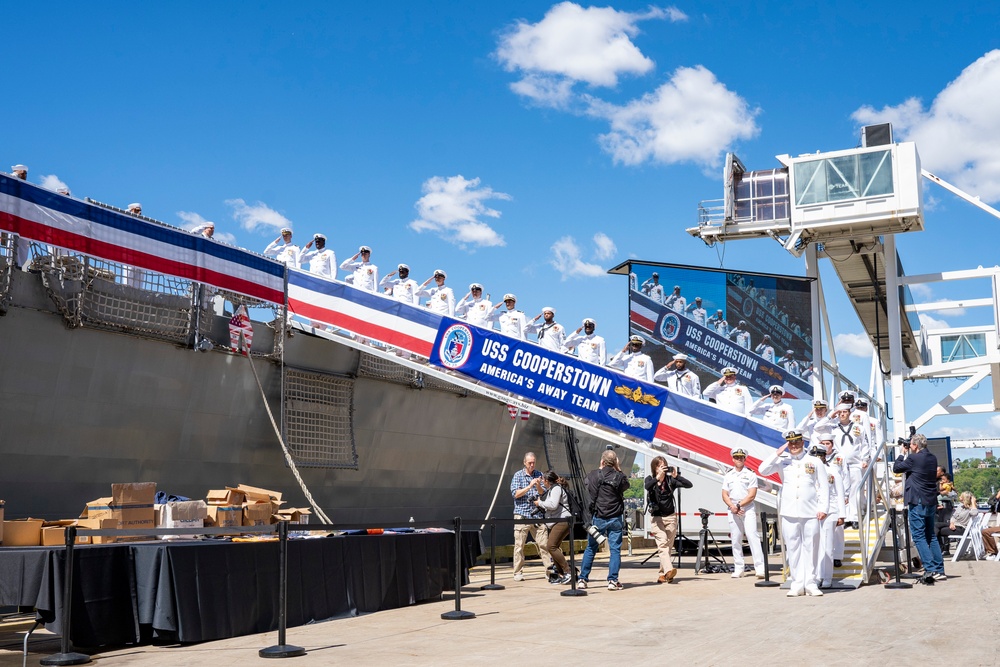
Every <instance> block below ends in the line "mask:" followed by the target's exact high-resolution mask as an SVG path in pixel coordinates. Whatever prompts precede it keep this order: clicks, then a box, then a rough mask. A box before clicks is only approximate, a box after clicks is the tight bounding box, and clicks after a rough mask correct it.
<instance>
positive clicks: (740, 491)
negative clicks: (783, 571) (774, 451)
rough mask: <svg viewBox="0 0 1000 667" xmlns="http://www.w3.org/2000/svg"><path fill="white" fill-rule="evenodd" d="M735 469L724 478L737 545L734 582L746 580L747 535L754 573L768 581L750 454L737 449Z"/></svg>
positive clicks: (732, 537) (724, 494)
mask: <svg viewBox="0 0 1000 667" xmlns="http://www.w3.org/2000/svg"><path fill="white" fill-rule="evenodd" d="M732 456H733V467H732V469H730V470H729V471H728V472H727V473H726V474H725V475H724V476H723V477H722V502H723V503H725V504H726V507H727V508H728V509H729V516H728V518H729V536H730V540H731V542H730V544H732V545H733V579H739V578H740V577H742V576H743V571H744V569H745V561H744V559H743V546H742V544H743V536H744V535H746V537H747V543H748V544H749V545H750V553H751V554H752V555H753V569H754V571H755V573H756V575H757V578H758V579H763V578H764V551H763V549H761V546H760V531H758V530H757V510H756V507H755V505H754V499H755V498H756V497H757V475H756V474H755V473H754V472H753V471H752V470H750V468H747V467H746V460H747V451H746V450H745V449H743V448H742V447H736V448H734V449H733V451H732Z"/></svg>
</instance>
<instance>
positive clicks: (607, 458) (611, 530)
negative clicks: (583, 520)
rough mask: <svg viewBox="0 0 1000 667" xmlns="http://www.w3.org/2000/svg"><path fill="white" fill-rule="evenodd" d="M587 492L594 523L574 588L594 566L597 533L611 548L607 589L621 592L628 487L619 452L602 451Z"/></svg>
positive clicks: (590, 477) (588, 480)
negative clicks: (599, 464) (623, 529)
mask: <svg viewBox="0 0 1000 667" xmlns="http://www.w3.org/2000/svg"><path fill="white" fill-rule="evenodd" d="M585 481H586V484H587V493H588V494H589V495H590V506H591V515H592V516H591V518H592V519H593V525H592V526H591V527H590V528H589V529H588V530H587V532H588V533H589V536H588V538H587V550H586V551H584V552H583V565H582V566H581V567H580V579H579V581H578V582H577V588H586V587H587V580H588V579H589V577H590V570H591V568H592V567H593V566H594V555H595V554H596V553H597V549H598V547H599V546H600V545H599V544H598V542H597V538H596V536H595V533H596V535H603V536H605V537H607V540H608V546H609V547H610V549H611V558H610V559H609V560H608V590H609V591H620V590H621V589H622V585H621V584H620V583H618V571H619V570H620V569H621V564H622V528H623V524H622V518H623V515H624V514H625V490H626V489H628V487H629V484H628V477H626V476H625V474H624V473H623V472H622V469H621V467H620V465H619V463H618V455H617V454H615V453H614V452H613V451H612V450H610V449H608V450H606V451H605V452H604V453H603V454H601V467H600V468H598V469H597V470H591V471H590V474H588V475H587V479H586V480H585Z"/></svg>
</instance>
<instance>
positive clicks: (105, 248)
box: [0, 174, 285, 304]
mask: <svg viewBox="0 0 1000 667" xmlns="http://www.w3.org/2000/svg"><path fill="white" fill-rule="evenodd" d="M0 230H3V231H5V232H13V233H15V234H18V235H19V236H22V237H24V238H26V239H29V240H31V241H35V242H36V243H43V244H48V245H51V246H55V247H58V248H63V249H65V250H69V251H71V252H79V253H82V254H86V255H91V256H93V257H98V258H100V259H104V260H107V261H109V262H119V263H121V264H127V265H129V266H135V267H139V268H143V269H149V270H150V271H155V272H157V273H163V274H166V275H170V276H174V277H177V278H183V279H186V280H193V281H196V282H200V283H206V284H208V285H213V286H215V287H219V288H222V289H225V290H229V291H232V292H237V293H239V294H244V295H246V296H249V297H253V298H256V299H261V300H263V301H268V302H270V303H278V304H280V303H284V300H285V289H284V282H285V266H284V264H281V263H279V262H276V261H274V260H272V259H268V258H267V257H262V256H261V255H258V254H257V253H253V252H249V251H247V250H242V249H240V248H235V247H233V246H230V245H227V244H225V243H221V242H219V241H214V240H212V239H209V238H205V237H204V236H201V235H200V234H191V233H189V232H186V231H184V230H183V229H176V228H173V227H169V226H167V225H163V224H160V223H157V222H154V221H150V220H146V219H143V218H139V217H136V216H134V215H129V214H126V213H120V212H118V211H113V210H111V209H108V208H104V207H103V206H98V205H96V204H92V203H89V202H86V201H81V200H79V199H74V198H73V197H69V196H66V195H60V194H57V193H55V192H50V191H49V190H46V189H45V188H42V187H39V186H37V185H33V184H31V183H28V182H27V181H22V180H20V179H17V178H13V177H11V176H6V175H3V174H0Z"/></svg>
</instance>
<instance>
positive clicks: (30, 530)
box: [3, 519, 45, 547]
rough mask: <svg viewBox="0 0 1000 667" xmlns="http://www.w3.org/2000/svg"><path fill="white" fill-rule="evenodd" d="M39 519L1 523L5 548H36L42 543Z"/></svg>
mask: <svg viewBox="0 0 1000 667" xmlns="http://www.w3.org/2000/svg"><path fill="white" fill-rule="evenodd" d="M43 523H45V522H44V521H42V520H41V519H17V520H16V521H4V522H3V545H4V546H5V547H37V546H39V545H41V543H42V524H43Z"/></svg>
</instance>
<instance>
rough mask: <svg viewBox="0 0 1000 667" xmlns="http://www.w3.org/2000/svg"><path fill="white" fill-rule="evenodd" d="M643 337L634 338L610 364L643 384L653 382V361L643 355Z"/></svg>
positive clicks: (629, 340) (630, 339)
mask: <svg viewBox="0 0 1000 667" xmlns="http://www.w3.org/2000/svg"><path fill="white" fill-rule="evenodd" d="M645 342H646V341H645V340H644V339H643V337H642V336H632V337H630V338H629V339H628V343H627V344H626V345H625V347H623V348H622V349H621V351H620V352H619V353H618V354H616V355H615V356H614V357H612V358H611V361H609V362H608V366H609V367H610V368H617V369H619V370H620V371H622V372H623V373H624V374H625V375H627V376H629V377H630V378H634V379H636V380H642V381H643V382H650V383H652V381H653V360H652V359H650V358H649V355H647V354H643V353H642V346H643V343H645Z"/></svg>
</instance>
